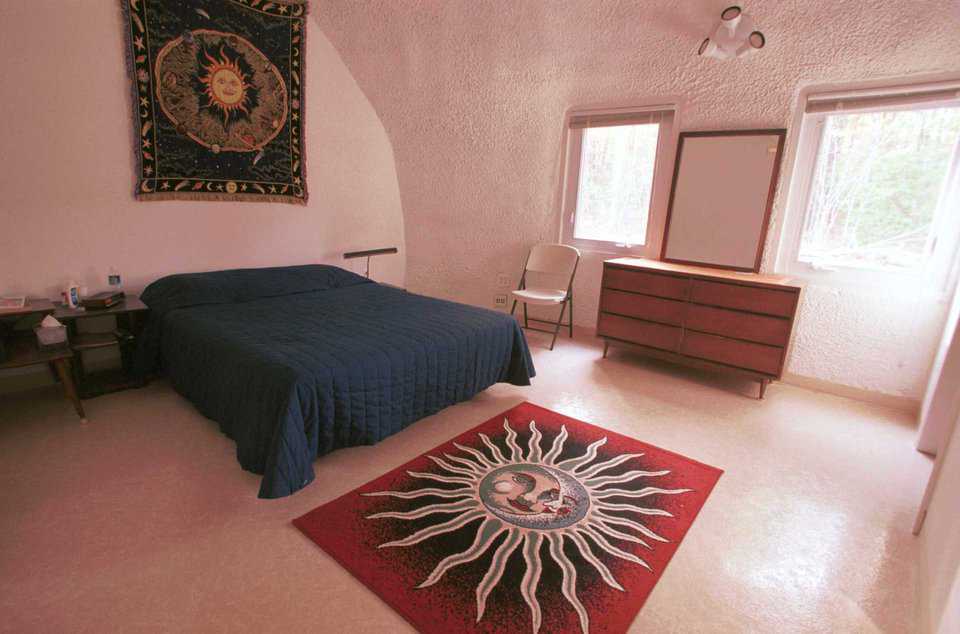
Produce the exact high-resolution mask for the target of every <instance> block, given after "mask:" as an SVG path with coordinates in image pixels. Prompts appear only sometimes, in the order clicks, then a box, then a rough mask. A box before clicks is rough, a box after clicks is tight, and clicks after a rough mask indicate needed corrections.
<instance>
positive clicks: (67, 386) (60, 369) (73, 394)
mask: <svg viewBox="0 0 960 634" xmlns="http://www.w3.org/2000/svg"><path fill="white" fill-rule="evenodd" d="M70 366H71V363H70V359H57V360H56V361H54V362H53V367H54V368H56V370H57V375H58V376H59V377H60V381H61V382H62V383H63V391H64V392H66V395H67V398H69V399H70V400H71V401H72V402H73V409H75V410H76V411H77V416H79V417H80V420H81V422H86V421H87V415H86V414H84V413H83V403H81V402H80V396H79V395H78V394H77V386H76V385H75V384H74V382H73V371H72V369H71V367H70Z"/></svg>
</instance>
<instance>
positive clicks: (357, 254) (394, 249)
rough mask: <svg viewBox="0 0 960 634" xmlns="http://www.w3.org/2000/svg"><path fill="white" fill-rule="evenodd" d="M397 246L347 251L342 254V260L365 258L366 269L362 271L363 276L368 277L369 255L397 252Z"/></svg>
mask: <svg viewBox="0 0 960 634" xmlns="http://www.w3.org/2000/svg"><path fill="white" fill-rule="evenodd" d="M397 252H398V249H397V247H386V248H384V249H367V250H366V251H348V252H347V253H344V254H343V259H344V260H352V259H353V258H367V271H366V273H364V276H366V277H370V257H371V256H373V255H388V254H391V253H397Z"/></svg>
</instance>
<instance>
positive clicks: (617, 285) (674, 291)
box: [603, 266, 690, 299]
mask: <svg viewBox="0 0 960 634" xmlns="http://www.w3.org/2000/svg"><path fill="white" fill-rule="evenodd" d="M689 285H690V280H689V279H688V278H685V277H673V276H671V275H659V274H657V273H645V272H644V271H630V270H627V269H617V268H613V267H610V266H606V267H604V268H603V286H604V288H614V289H617V290H621V291H632V292H634V293H646V294H647V295H656V296H657V297H669V298H672V299H686V298H687V289H688V288H689Z"/></svg>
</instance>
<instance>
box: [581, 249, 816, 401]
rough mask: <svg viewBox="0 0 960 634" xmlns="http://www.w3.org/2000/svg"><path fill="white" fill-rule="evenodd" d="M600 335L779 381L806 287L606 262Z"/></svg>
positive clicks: (765, 278) (750, 276)
mask: <svg viewBox="0 0 960 634" xmlns="http://www.w3.org/2000/svg"><path fill="white" fill-rule="evenodd" d="M600 292H601V295H600V314H599V316H598V320H597V335H599V336H600V337H602V338H603V340H604V346H603V356H604V357H606V356H607V351H608V349H609V347H610V345H611V344H614V345H616V344H624V345H629V346H631V347H633V348H635V349H638V350H641V351H642V352H644V353H646V354H648V355H650V356H654V357H657V358H660V359H666V360H670V361H677V362H680V363H685V364H687V365H693V366H697V367H707V368H715V369H718V370H725V371H730V372H737V373H739V374H743V375H746V376H749V377H751V378H753V379H756V380H757V381H759V382H760V398H763V395H764V392H765V391H766V388H767V385H768V384H769V383H770V381H772V380H774V379H779V378H780V376H781V374H782V373H783V365H784V362H785V359H786V354H787V345H788V344H789V343H790V335H791V333H792V331H793V321H794V317H795V316H796V312H797V304H798V301H799V299H800V287H799V286H798V285H796V284H794V283H792V282H791V280H790V279H789V278H785V277H780V276H775V275H758V274H755V273H737V272H733V271H724V270H720V269H710V268H704V267H697V266H686V265H682V264H670V263H668V262H659V261H656V260H644V259H639V258H618V259H616V260H607V261H605V262H604V263H603V284H602V289H601V291H600Z"/></svg>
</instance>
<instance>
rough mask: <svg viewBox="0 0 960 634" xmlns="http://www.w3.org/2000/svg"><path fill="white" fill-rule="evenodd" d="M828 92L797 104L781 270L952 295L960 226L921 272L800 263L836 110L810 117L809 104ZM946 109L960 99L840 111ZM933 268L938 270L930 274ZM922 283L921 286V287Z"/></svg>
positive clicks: (880, 90) (836, 282) (832, 281)
mask: <svg viewBox="0 0 960 634" xmlns="http://www.w3.org/2000/svg"><path fill="white" fill-rule="evenodd" d="M927 85H929V84H923V85H915V86H911V85H910V84H907V83H902V84H896V85H888V86H885V87H877V86H872V87H870V88H865V89H862V90H856V89H851V90H846V91H843V94H844V95H853V96H858V95H863V96H867V95H870V96H872V95H877V94H898V93H899V94H903V93H910V92H914V91H918V88H919V87H921V86H927ZM832 92H833V91H831V90H828V89H820V90H817V89H807V90H803V91H801V93H800V98H799V100H798V105H797V112H796V121H795V126H794V129H799V133H797V135H796V137H795V142H796V152H795V154H794V161H793V165H792V168H791V172H792V175H791V178H790V190H789V193H788V196H787V205H786V213H785V220H784V223H783V229H782V232H781V237H780V242H779V248H778V250H777V259H776V266H775V268H776V270H777V271H778V272H781V273H785V274H787V275H792V276H795V277H798V278H801V279H804V280H807V281H811V282H816V283H817V284H822V285H825V286H883V287H887V288H895V289H897V288H899V289H903V290H910V291H911V292H918V291H920V292H928V293H932V294H935V295H938V296H944V295H946V294H947V293H949V292H950V289H952V288H953V286H954V284H955V283H956V281H957V276H958V262H957V258H958V255H960V250H958V249H960V226H958V223H953V226H949V227H945V229H946V231H947V232H949V233H950V234H951V235H948V236H944V237H945V238H946V239H941V240H939V244H938V245H937V247H936V248H937V250H938V251H939V252H935V253H934V254H933V256H932V257H931V259H930V262H931V263H932V266H929V267H926V268H925V269H924V270H919V271H884V270H870V269H862V268H857V267H843V266H838V267H831V268H821V267H816V266H814V265H812V264H810V263H808V262H801V261H800V259H799V254H800V243H801V239H802V234H803V225H804V220H805V219H806V213H807V204H808V202H809V197H810V193H811V191H810V190H811V186H812V179H813V175H814V170H815V167H816V165H815V163H816V160H817V155H818V154H819V149H820V141H821V137H822V129H823V124H824V121H825V120H826V118H827V116H829V115H830V114H834V112H818V113H806V112H805V107H806V104H807V101H808V100H810V99H811V98H814V97H815V96H822V95H826V94H830V93H832ZM945 105H951V106H958V105H960V97H958V99H957V100H955V101H950V102H940V103H913V104H902V105H896V106H886V107H883V108H870V109H862V110H852V111H843V110H841V111H839V112H875V111H880V110H920V109H924V108H937V107H944V106H945ZM931 269H934V270H931ZM918 283H920V286H918Z"/></svg>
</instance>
